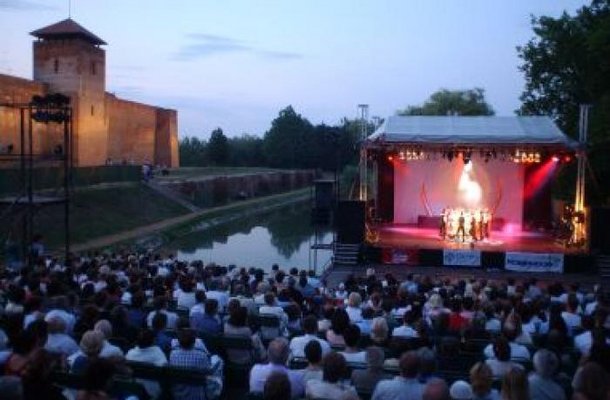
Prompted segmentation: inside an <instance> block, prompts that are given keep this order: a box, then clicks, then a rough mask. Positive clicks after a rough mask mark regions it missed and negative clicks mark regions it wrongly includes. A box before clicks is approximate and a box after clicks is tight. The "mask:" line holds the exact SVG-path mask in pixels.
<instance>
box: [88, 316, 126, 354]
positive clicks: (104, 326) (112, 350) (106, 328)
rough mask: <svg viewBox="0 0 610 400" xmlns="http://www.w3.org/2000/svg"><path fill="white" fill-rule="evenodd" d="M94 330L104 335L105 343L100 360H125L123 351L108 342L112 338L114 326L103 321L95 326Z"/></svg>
mask: <svg viewBox="0 0 610 400" xmlns="http://www.w3.org/2000/svg"><path fill="white" fill-rule="evenodd" d="M94 330H96V331H98V332H101V333H102V335H104V343H103V344H102V350H101V351H100V358H112V357H117V358H123V350H121V349H119V348H118V347H117V346H114V345H113V344H111V343H110V342H108V339H110V338H111V337H112V325H111V324H110V322H108V321H107V320H105V319H102V320H100V321H98V322H97V323H96V324H95V326H94Z"/></svg>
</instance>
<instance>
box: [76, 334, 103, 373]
mask: <svg viewBox="0 0 610 400" xmlns="http://www.w3.org/2000/svg"><path fill="white" fill-rule="evenodd" d="M103 346H104V335H103V334H102V333H101V332H100V331H93V330H91V331H87V332H85V334H84V335H83V338H82V339H81V340H80V350H79V351H78V352H76V353H74V354H72V356H70V357H68V365H70V371H71V372H73V373H75V374H84V373H85V371H86V369H87V366H88V365H89V364H90V363H91V362H93V361H94V360H96V359H98V358H99V355H100V351H102V347H103Z"/></svg>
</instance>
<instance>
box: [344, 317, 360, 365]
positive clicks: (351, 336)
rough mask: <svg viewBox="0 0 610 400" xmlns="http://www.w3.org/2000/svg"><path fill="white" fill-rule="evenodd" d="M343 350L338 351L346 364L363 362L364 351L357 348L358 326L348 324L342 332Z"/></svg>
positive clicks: (358, 339) (358, 338)
mask: <svg viewBox="0 0 610 400" xmlns="http://www.w3.org/2000/svg"><path fill="white" fill-rule="evenodd" d="M343 339H344V341H345V350H343V351H342V352H340V354H342V355H343V357H344V358H345V362H347V363H348V364H364V362H365V360H366V359H365V357H366V353H365V352H364V351H362V350H360V349H359V348H358V344H359V343H360V328H358V327H357V326H356V325H354V324H350V325H348V327H347V328H346V329H345V331H344V332H343Z"/></svg>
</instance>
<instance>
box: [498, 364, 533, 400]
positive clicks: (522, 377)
mask: <svg viewBox="0 0 610 400" xmlns="http://www.w3.org/2000/svg"><path fill="white" fill-rule="evenodd" d="M529 394H530V392H529V382H528V380H527V373H526V372H525V371H524V370H523V369H520V368H513V369H511V370H510V371H509V372H508V374H506V375H504V379H502V400H529Z"/></svg>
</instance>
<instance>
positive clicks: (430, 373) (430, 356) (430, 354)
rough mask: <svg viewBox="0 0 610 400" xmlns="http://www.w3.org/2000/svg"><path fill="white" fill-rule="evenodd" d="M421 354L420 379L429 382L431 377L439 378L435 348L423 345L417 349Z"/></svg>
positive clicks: (418, 353) (419, 354) (422, 381)
mask: <svg viewBox="0 0 610 400" xmlns="http://www.w3.org/2000/svg"><path fill="white" fill-rule="evenodd" d="M416 351H417V355H418V356H419V381H420V382H421V383H427V382H428V381H429V380H430V379H433V378H438V377H439V376H437V375H436V354H434V350H432V349H431V348H429V347H426V346H423V347H420V348H419V349H417V350H416Z"/></svg>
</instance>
